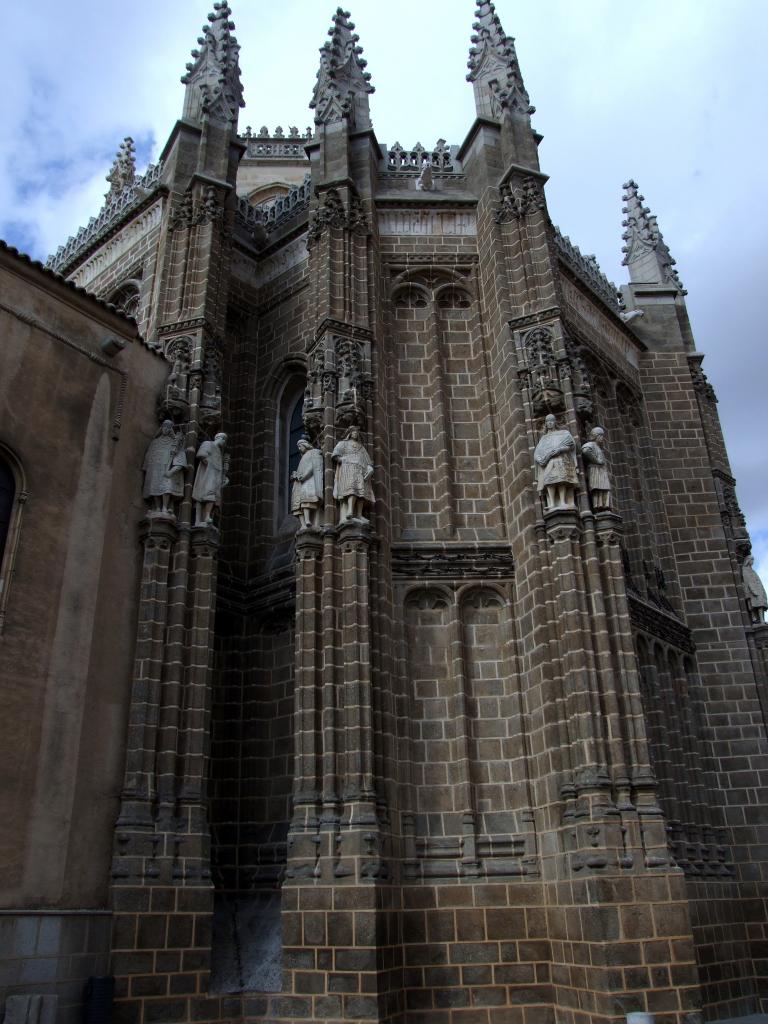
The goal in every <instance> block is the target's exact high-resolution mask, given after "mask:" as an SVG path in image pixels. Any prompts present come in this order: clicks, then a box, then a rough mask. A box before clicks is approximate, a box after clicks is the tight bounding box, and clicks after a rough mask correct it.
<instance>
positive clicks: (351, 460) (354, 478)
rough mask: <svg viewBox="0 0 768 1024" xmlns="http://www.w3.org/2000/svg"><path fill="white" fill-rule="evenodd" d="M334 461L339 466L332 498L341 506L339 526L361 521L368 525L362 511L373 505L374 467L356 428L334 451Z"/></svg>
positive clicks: (349, 432) (349, 431) (350, 429)
mask: <svg viewBox="0 0 768 1024" xmlns="http://www.w3.org/2000/svg"><path fill="white" fill-rule="evenodd" d="M331 457H332V459H333V461H334V462H335V463H336V476H335V479H334V483H333V496H334V498H335V499H336V500H337V501H338V502H340V503H341V512H340V514H339V522H340V523H344V522H346V521H347V520H348V519H359V520H362V521H363V522H365V521H366V520H365V519H364V517H363V509H364V507H365V506H366V505H372V504H373V502H374V501H375V499H374V497H373V487H372V485H371V477H372V476H373V463H372V461H371V457H370V455H369V454H368V452H367V451H366V450H365V448H364V447H363V444H362V442H361V440H360V431H359V430H358V429H357V427H350V428H349V430H348V431H347V434H346V437H345V438H344V440H343V441H339V443H338V444H337V445H336V447H335V448H334V449H333V454H332V456H331Z"/></svg>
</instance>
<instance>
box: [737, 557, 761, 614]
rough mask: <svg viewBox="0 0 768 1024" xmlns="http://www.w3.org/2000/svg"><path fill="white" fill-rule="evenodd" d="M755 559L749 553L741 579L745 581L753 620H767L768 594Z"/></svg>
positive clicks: (742, 569) (742, 568)
mask: <svg viewBox="0 0 768 1024" xmlns="http://www.w3.org/2000/svg"><path fill="white" fill-rule="evenodd" d="M754 565H755V559H754V557H753V556H752V555H747V557H746V558H745V559H744V564H743V565H742V567H741V579H742V582H743V583H744V590H745V591H746V594H747V606H748V608H749V614H750V617H751V619H752V621H753V622H755V623H760V622H764V621H765V611H766V608H768V595H766V593H765V587H764V586H763V581H762V580H761V579H760V577H759V576H758V575H757V573H756V572H755V568H754Z"/></svg>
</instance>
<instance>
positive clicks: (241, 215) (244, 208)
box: [235, 196, 264, 232]
mask: <svg viewBox="0 0 768 1024" xmlns="http://www.w3.org/2000/svg"><path fill="white" fill-rule="evenodd" d="M235 223H236V224H239V225H240V226H241V227H243V228H245V230H246V231H247V232H253V231H257V230H258V229H259V228H261V227H263V226H264V209H263V207H261V206H251V204H250V203H249V202H248V199H247V197H246V196H238V198H237V210H236V211H235Z"/></svg>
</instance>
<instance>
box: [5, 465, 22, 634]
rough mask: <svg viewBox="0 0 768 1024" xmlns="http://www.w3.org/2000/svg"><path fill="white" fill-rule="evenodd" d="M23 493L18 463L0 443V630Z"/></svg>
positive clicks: (19, 525)
mask: <svg viewBox="0 0 768 1024" xmlns="http://www.w3.org/2000/svg"><path fill="white" fill-rule="evenodd" d="M26 498H27V495H26V491H25V490H24V478H23V475H22V472H21V466H20V465H19V463H18V462H17V460H16V459H15V458H14V457H13V455H12V454H11V453H10V452H9V451H8V450H7V449H6V448H4V447H3V446H2V445H0V633H1V632H2V629H3V623H4V622H5V611H6V608H7V605H8V593H9V590H10V585H11V580H12V578H13V566H14V562H15V560H16V550H17V548H18V542H19V531H20V528H21V513H22V510H23V508H24V502H25V501H26Z"/></svg>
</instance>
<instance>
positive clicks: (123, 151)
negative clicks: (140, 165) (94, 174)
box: [105, 135, 136, 199]
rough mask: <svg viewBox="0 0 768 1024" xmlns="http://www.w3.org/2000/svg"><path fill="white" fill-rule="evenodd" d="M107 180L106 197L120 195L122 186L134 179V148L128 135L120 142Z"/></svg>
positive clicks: (124, 186)
mask: <svg viewBox="0 0 768 1024" xmlns="http://www.w3.org/2000/svg"><path fill="white" fill-rule="evenodd" d="M107 181H108V182H109V192H106V193H105V196H106V198H107V199H109V198H111V197H112V196H116V195H120V193H121V192H122V191H123V189H124V188H127V187H129V186H131V185H132V184H133V183H134V181H136V149H135V147H134V145H133V139H132V138H131V137H130V135H126V137H125V138H124V139H123V141H122V142H121V143H120V148H119V149H118V151H117V156H116V157H115V161H114V163H113V164H112V170H111V171H110V172H109V174H108V175H107Z"/></svg>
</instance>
